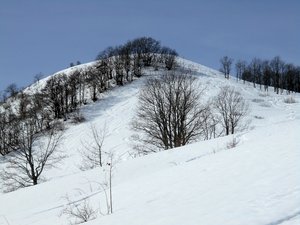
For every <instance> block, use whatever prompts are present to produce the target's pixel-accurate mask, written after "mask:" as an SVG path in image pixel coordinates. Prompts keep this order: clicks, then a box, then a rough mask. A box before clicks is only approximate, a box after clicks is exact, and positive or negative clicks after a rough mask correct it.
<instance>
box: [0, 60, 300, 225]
mask: <svg viewBox="0 0 300 225" xmlns="http://www.w3.org/2000/svg"><path fill="white" fill-rule="evenodd" d="M181 63H184V64H185V66H186V67H187V68H190V69H191V70H192V71H193V74H194V75H196V76H198V78H199V80H200V81H201V83H202V84H204V85H205V86H207V89H206V92H205V95H206V96H205V98H206V99H208V98H209V97H211V96H214V95H215V94H216V93H217V92H218V91H219V88H220V87H222V86H224V85H228V84H229V85H232V86H234V87H236V89H237V90H239V91H240V92H241V93H242V95H243V97H244V98H245V99H246V100H247V102H248V103H249V104H250V108H251V112H250V115H249V118H248V119H250V120H251V123H250V124H249V130H247V131H245V132H243V133H238V134H236V135H234V137H233V136H227V137H221V138H217V139H212V140H209V141H203V142H197V143H194V144H190V145H187V146H184V147H180V148H176V149H172V150H168V151H163V152H159V153H155V154H151V155H147V156H144V157H138V158H133V157H132V155H133V149H132V140H131V136H132V135H133V134H134V132H133V131H132V130H131V126H130V123H131V120H132V118H133V116H134V112H135V108H136V103H137V97H138V93H139V90H140V88H141V87H142V85H143V84H144V82H145V80H146V79H147V77H148V76H155V75H157V73H158V72H155V71H151V70H149V71H148V72H147V74H146V76H143V77H141V78H139V79H137V80H135V81H133V82H132V83H130V84H128V85H125V86H122V87H117V88H114V89H112V90H110V91H108V92H106V93H105V94H104V95H103V98H102V99H100V100H99V101H97V102H95V103H92V104H88V105H85V106H84V107H83V108H82V109H81V112H82V113H83V115H84V117H85V118H86V121H85V122H83V123H80V124H77V125H73V124H68V125H67V130H66V132H65V135H64V140H63V142H62V144H61V145H60V148H61V149H62V150H63V151H64V152H66V153H67V155H68V157H67V158H66V159H65V160H64V161H63V163H62V165H61V166H60V167H59V168H56V169H52V170H50V171H47V172H46V174H45V176H46V177H47V178H49V181H47V182H45V183H42V184H39V185H37V186H33V187H29V188H24V189H20V190H18V191H15V192H11V193H7V194H4V193H0V225H6V224H9V225H54V224H56V225H58V224H60V225H62V224H69V222H70V218H68V217H67V215H66V214H63V213H62V212H63V210H64V209H66V208H67V207H68V204H69V203H70V202H81V200H84V199H86V200H87V201H89V204H91V206H92V207H93V208H94V209H95V210H97V213H96V214H97V218H96V219H95V220H92V221H89V222H87V223H86V224H88V225H96V224H103V225H201V224H204V225H220V224H222V225H248V224H250V225H252V224H255V225H256V224H257V225H279V224H280V225H296V224H300V173H299V171H300V142H299V137H300V136H299V134H300V96H299V95H298V94H293V97H294V98H295V99H296V101H297V102H296V103H294V104H287V103H285V102H284V99H285V98H286V97H287V96H286V95H276V94H275V93H273V92H272V90H271V89H270V91H269V93H268V94H266V93H265V92H263V91H260V90H259V89H258V88H256V89H254V88H253V86H252V85H251V84H248V83H246V84H242V82H239V83H237V82H236V80H235V79H234V78H231V79H230V80H226V79H224V77H223V76H222V75H221V74H220V73H219V72H218V71H215V70H212V69H209V68H207V67H205V66H202V65H199V64H197V63H193V62H191V61H187V60H183V59H182V60H181ZM82 66H83V67H84V65H82ZM69 70H70V69H69ZM46 80H47V78H45V79H44V80H41V81H40V83H39V84H36V85H34V86H31V87H30V88H28V89H27V91H28V92H29V93H30V92H34V91H36V90H39V89H40V88H41V86H42V84H43V83H44V82H45V81H46ZM91 124H93V125H95V126H97V127H103V126H104V125H105V124H106V125H107V131H108V135H107V137H106V139H105V142H104V151H107V152H114V153H115V156H116V158H118V159H119V160H118V163H117V164H116V168H115V170H114V171H113V179H112V183H113V188H112V191H113V207H114V212H113V214H110V215H102V214H104V213H105V211H106V201H105V192H104V191H103V188H102V187H101V185H100V183H103V181H107V172H108V171H107V170H108V168H107V166H106V167H104V168H103V169H99V168H98V169H93V170H87V171H81V170H80V169H79V165H80V163H81V157H80V154H79V151H78V150H79V149H80V148H82V144H83V143H84V142H89V141H91V139H92V134H91V130H90V126H91ZM233 138H236V139H237V140H238V144H237V146H236V147H234V148H230V149H228V148H227V145H228V143H230V142H232V140H233ZM1 160H3V159H2V158H0V161H1ZM0 168H1V167H0Z"/></svg>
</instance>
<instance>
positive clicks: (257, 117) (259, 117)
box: [254, 115, 264, 120]
mask: <svg viewBox="0 0 300 225" xmlns="http://www.w3.org/2000/svg"><path fill="white" fill-rule="evenodd" d="M254 118H255V119H258V120H261V119H263V118H264V117H262V116H257V115H255V116H254Z"/></svg>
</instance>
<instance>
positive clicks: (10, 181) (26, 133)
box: [0, 93, 64, 191]
mask: <svg viewBox="0 0 300 225" xmlns="http://www.w3.org/2000/svg"><path fill="white" fill-rule="evenodd" d="M4 109H5V110H4V111H2V112H1V113H0V153H1V154H2V155H5V159H6V160H5V161H4V165H5V167H4V168H3V170H2V171H1V172H0V178H1V182H2V184H3V187H4V188H5V191H13V190H15V189H18V188H21V187H26V186H30V185H36V184H38V182H39V181H40V180H43V177H42V174H43V172H44V171H45V169H47V168H49V167H53V166H56V165H57V163H58V162H59V161H61V160H62V159H63V158H64V155H63V154H61V153H60V152H59V151H58V145H59V143H60V140H61V138H62V131H63V127H62V126H61V125H60V124H59V123H56V122H54V121H51V120H50V117H49V113H48V112H47V110H46V109H47V107H46V104H45V103H44V102H43V101H42V98H41V97H40V96H39V94H36V95H33V96H27V95H25V94H24V93H23V96H21V97H20V99H19V104H18V105H17V107H15V108H14V107H13V106H12V105H9V104H7V105H5V108H4Z"/></svg>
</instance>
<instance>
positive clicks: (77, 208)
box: [61, 197, 97, 225]
mask: <svg viewBox="0 0 300 225" xmlns="http://www.w3.org/2000/svg"><path fill="white" fill-rule="evenodd" d="M66 199H67V200H68V203H67V205H66V207H65V208H64V209H63V211H62V213H61V214H62V215H66V216H67V217H68V219H69V221H70V224H71V225H73V224H81V223H85V222H88V221H90V220H93V219H96V218H97V210H95V209H94V208H93V207H92V206H91V204H90V201H89V200H88V199H87V198H86V199H83V200H80V201H76V202H72V201H70V199H69V198H68V197H66Z"/></svg>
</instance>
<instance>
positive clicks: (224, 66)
mask: <svg viewBox="0 0 300 225" xmlns="http://www.w3.org/2000/svg"><path fill="white" fill-rule="evenodd" d="M220 63H221V68H220V71H221V72H222V73H224V75H225V78H227V79H229V74H230V70H231V65H232V63H233V59H232V58H229V57H228V56H224V57H222V58H221V59H220Z"/></svg>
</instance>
